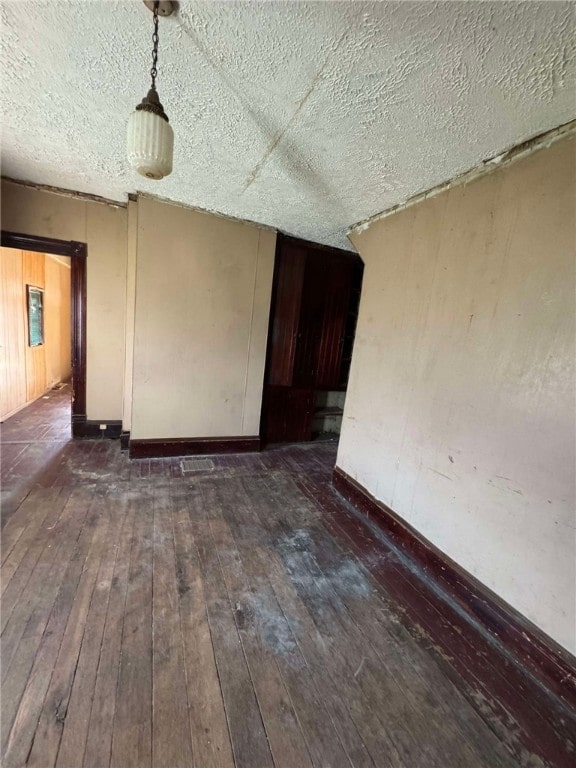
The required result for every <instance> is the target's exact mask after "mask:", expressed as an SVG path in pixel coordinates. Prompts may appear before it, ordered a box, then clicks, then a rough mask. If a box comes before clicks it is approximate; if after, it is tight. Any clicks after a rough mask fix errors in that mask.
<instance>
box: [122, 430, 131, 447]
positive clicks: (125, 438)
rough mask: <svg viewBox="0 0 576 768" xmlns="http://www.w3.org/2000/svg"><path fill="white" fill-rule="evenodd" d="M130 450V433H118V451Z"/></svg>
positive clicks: (123, 431) (124, 431)
mask: <svg viewBox="0 0 576 768" xmlns="http://www.w3.org/2000/svg"><path fill="white" fill-rule="evenodd" d="M129 448H130V432H128V431H126V430H124V429H123V430H122V432H120V450H121V451H127V450H128V449H129Z"/></svg>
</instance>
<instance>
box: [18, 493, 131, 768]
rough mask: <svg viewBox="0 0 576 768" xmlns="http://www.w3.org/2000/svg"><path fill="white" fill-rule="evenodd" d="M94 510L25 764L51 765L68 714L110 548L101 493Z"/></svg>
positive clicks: (106, 508)
mask: <svg viewBox="0 0 576 768" xmlns="http://www.w3.org/2000/svg"><path fill="white" fill-rule="evenodd" d="M94 512H95V513H96V515H97V528H96V532H95V534H94V539H93V542H92V546H91V548H90V552H89V555H88V557H87V558H86V562H85V564H84V568H83V569H82V575H81V578H80V581H79V583H78V588H77V590H76V595H75V598H74V604H73V606H72V610H71V612H70V617H69V619H68V623H67V624H66V629H65V631H64V635H63V637H62V643H61V645H60V649H59V652H58V656H57V658H56V662H55V664H54V668H53V671H52V676H51V679H50V684H49V686H48V690H47V691H46V696H45V699H44V706H43V707H42V712H41V714H40V719H39V721H38V725H37V726H36V731H35V734H34V740H33V743H32V748H31V750H30V753H29V755H28V760H27V765H28V766H35V767H36V768H44V767H45V766H48V765H49V766H52V765H54V764H55V762H56V757H57V755H58V749H59V747H60V739H61V738H62V731H63V728H64V723H65V721H66V717H67V714H68V706H69V702H70V695H71V692H72V685H73V682H74V679H75V675H76V674H77V672H78V660H79V656H80V651H81V647H82V641H83V639H84V635H85V632H86V629H87V619H88V616H89V611H90V605H91V603H92V597H93V593H94V590H95V588H96V580H97V577H98V574H99V572H100V567H101V563H102V560H103V559H104V558H105V556H106V554H107V552H109V551H110V550H109V548H108V535H109V533H110V524H109V523H110V506H109V504H108V503H107V500H106V497H105V495H104V494H102V495H97V496H96V498H95V504H94ZM117 522H118V521H117V518H115V519H114V525H113V526H112V530H111V534H112V540H115V538H114V537H115V534H116V533H117ZM90 693H91V692H90Z"/></svg>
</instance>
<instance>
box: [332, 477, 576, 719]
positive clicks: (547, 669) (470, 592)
mask: <svg viewBox="0 0 576 768" xmlns="http://www.w3.org/2000/svg"><path fill="white" fill-rule="evenodd" d="M333 484H334V487H335V488H336V489H337V490H338V491H339V493H340V494H341V495H342V496H343V497H344V498H345V499H346V500H347V501H349V502H350V503H351V504H353V505H354V507H356V509H357V510H358V511H359V512H361V513H363V514H365V515H366V516H367V517H368V518H369V519H370V520H372V521H373V522H375V523H376V524H377V525H378V526H379V527H380V528H381V529H382V530H383V531H384V532H385V533H386V535H387V537H388V538H389V539H391V540H392V542H393V543H394V544H395V545H396V547H397V548H398V549H399V550H401V551H402V552H404V553H405V554H406V555H407V556H408V557H409V558H410V560H412V561H413V562H414V561H415V562H416V564H417V565H418V566H419V568H420V570H421V572H422V573H423V575H425V576H426V577H427V579H429V580H431V581H432V583H433V584H435V585H436V586H437V587H439V588H440V589H441V590H442V591H443V592H445V593H446V594H447V596H448V599H449V600H450V601H451V602H454V603H456V605H457V606H458V607H459V608H460V609H461V610H463V611H464V612H465V614H466V616H467V618H468V620H469V622H470V632H472V633H474V632H480V631H482V632H484V633H487V635H488V637H489V638H490V640H491V645H492V646H493V648H494V653H495V654H503V655H505V656H506V657H507V660H508V661H510V660H512V661H513V663H515V664H517V665H519V666H520V668H521V669H522V670H523V672H524V673H525V674H527V675H530V676H531V677H532V678H533V679H535V680H536V681H537V682H538V683H539V684H540V685H541V686H543V687H544V688H546V689H547V690H548V691H549V692H551V693H552V694H554V696H555V697H558V698H559V699H560V700H561V701H562V702H564V703H565V704H566V705H567V706H568V707H570V708H571V709H573V710H574V711H576V658H574V656H572V655H571V654H570V653H569V652H568V651H566V650H565V649H564V648H562V647H561V646H560V645H558V644H557V643H556V642H555V641H554V640H553V639H552V638H550V637H548V635H546V634H545V633H544V632H542V630H540V629H539V628H538V627H537V626H536V625H534V624H533V623H532V622H530V621H529V620H528V619H526V618H525V617H524V616H522V614H520V613H519V612H518V611H516V610H515V609H514V608H513V607H512V606H510V605H508V603H506V602H505V601H504V600H502V599H501V598H500V597H499V596H498V595H496V594H495V593H494V592H492V590H490V589H489V588H488V587H486V586H485V585H484V584H482V583H481V582H480V581H478V579H476V578H475V577H474V576H472V574H470V573H468V572H467V571H466V570H464V568H462V567H461V566H459V565H458V564H457V563H455V562H454V561H453V560H452V559H451V558H449V557H448V556H447V555H445V554H444V553H443V552H442V551H441V550H439V549H438V548H437V547H435V546H434V545H433V544H432V543H431V542H429V541H428V540H427V539H425V538H424V536H422V535H421V534H420V533H419V532H418V531H416V530H415V529H414V528H412V526H410V525H409V524H408V523H407V522H405V521H404V520H402V518H401V517H400V516H399V515H397V514H396V513H395V512H394V511H393V510H391V509H390V508H389V507H387V506H386V505H385V504H383V503H382V502H380V501H377V500H376V499H375V498H374V497H373V496H372V495H371V494H370V493H369V492H368V491H367V490H366V489H365V488H363V487H362V486H361V485H360V484H359V483H357V482H356V481H355V480H353V479H352V478H351V477H350V476H349V475H347V474H346V473H345V472H344V471H343V470H342V469H340V468H339V467H336V468H335V470H334V473H333ZM427 579H426V580H424V579H423V580H422V583H423V588H427V589H429V590H430V589H432V587H431V586H430V584H429V582H428V581H427Z"/></svg>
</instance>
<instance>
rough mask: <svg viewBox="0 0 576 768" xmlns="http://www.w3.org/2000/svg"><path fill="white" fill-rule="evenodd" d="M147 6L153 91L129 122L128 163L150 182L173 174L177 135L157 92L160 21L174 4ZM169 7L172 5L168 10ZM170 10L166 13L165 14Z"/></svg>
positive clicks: (158, 1)
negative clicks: (150, 21)
mask: <svg viewBox="0 0 576 768" xmlns="http://www.w3.org/2000/svg"><path fill="white" fill-rule="evenodd" d="M144 2H145V5H146V6H147V7H150V5H152V11H153V13H154V32H153V33H152V68H151V70H150V77H151V80H152V82H151V85H150V90H149V91H148V93H147V94H146V96H145V97H144V98H143V99H142V101H141V102H140V104H138V106H137V107H136V109H135V111H134V112H133V113H132V114H131V115H130V119H129V120H128V160H129V161H130V165H131V166H132V167H133V168H135V169H136V171H138V173H139V174H140V175H142V176H145V177H146V178H147V179H156V180H158V179H163V178H164V176H168V175H169V174H170V173H171V172H172V155H173V150H174V132H173V130H172V127H171V126H170V124H169V122H168V116H167V115H166V112H164V107H163V106H162V104H161V103H160V97H159V96H158V91H157V90H156V77H157V75H158V43H159V36H158V18H159V16H160V13H161V7H162V6H164V7H165V13H164V15H165V16H168V15H170V13H172V10H173V4H172V3H171V2H167V0H153V2H152V3H149V2H148V1H147V0H144ZM166 6H170V8H169V9H166ZM166 11H167V12H166Z"/></svg>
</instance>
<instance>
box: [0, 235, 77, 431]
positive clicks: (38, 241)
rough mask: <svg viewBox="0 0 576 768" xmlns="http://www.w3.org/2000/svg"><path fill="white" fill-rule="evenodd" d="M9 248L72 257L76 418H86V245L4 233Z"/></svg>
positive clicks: (3, 241)
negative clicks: (78, 416) (77, 416)
mask: <svg viewBox="0 0 576 768" xmlns="http://www.w3.org/2000/svg"><path fill="white" fill-rule="evenodd" d="M0 244H1V245H2V246H3V247H5V248H19V249H21V250H24V251H37V252H40V253H52V254H56V255H60V256H69V257H70V267H71V269H70V271H71V278H70V279H71V293H70V302H71V325H72V392H73V394H72V414H76V415H80V416H84V418H86V257H87V255H88V248H87V245H86V243H78V242H76V241H73V240H56V239H55V238H52V237H37V236H35V235H23V234H19V233H17V232H6V231H4V230H2V232H1V233H0Z"/></svg>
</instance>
